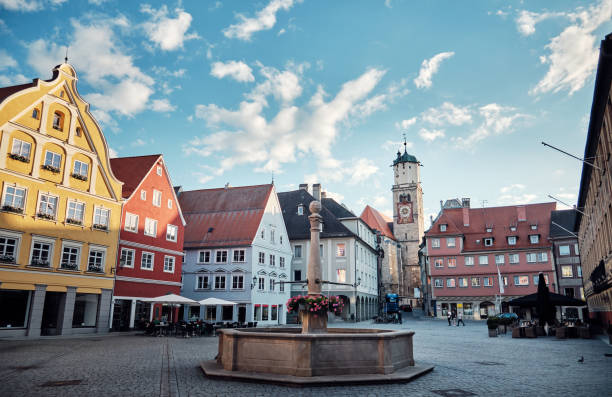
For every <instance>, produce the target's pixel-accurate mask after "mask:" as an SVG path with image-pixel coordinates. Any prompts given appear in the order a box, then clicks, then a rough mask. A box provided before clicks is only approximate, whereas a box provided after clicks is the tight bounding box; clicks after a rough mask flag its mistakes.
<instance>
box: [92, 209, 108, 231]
mask: <svg viewBox="0 0 612 397" xmlns="http://www.w3.org/2000/svg"><path fill="white" fill-rule="evenodd" d="M109 218H110V210H108V209H106V208H100V207H96V209H95V210H94V221H93V223H94V224H93V227H95V228H96V229H102V230H107V229H108V219H109Z"/></svg>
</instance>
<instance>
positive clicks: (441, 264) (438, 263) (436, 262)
mask: <svg viewBox="0 0 612 397" xmlns="http://www.w3.org/2000/svg"><path fill="white" fill-rule="evenodd" d="M434 266H435V267H444V259H442V258H436V259H434Z"/></svg>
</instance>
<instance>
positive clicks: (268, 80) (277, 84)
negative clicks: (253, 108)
mask: <svg viewBox="0 0 612 397" xmlns="http://www.w3.org/2000/svg"><path fill="white" fill-rule="evenodd" d="M258 66H259V67H260V70H259V73H260V74H261V75H262V76H263V77H264V79H265V80H264V81H263V82H262V83H260V84H258V85H257V86H256V87H255V89H253V91H251V92H250V93H249V94H248V95H247V98H249V99H252V100H253V101H255V102H261V103H263V104H264V105H265V104H266V99H265V98H266V97H267V96H269V95H272V96H273V97H274V98H275V99H276V100H277V101H280V102H282V103H283V104H290V103H291V102H293V100H294V99H295V98H297V97H299V96H300V95H302V85H301V84H300V77H301V75H302V74H303V73H304V70H305V69H307V68H308V67H309V65H308V64H307V63H304V64H297V65H296V64H293V63H289V64H288V65H287V68H286V69H285V70H283V71H280V70H278V69H276V68H273V67H269V66H264V65H262V64H260V63H258Z"/></svg>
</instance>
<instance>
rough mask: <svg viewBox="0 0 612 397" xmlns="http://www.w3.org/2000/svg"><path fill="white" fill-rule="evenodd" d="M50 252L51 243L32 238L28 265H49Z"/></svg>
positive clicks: (51, 250) (51, 248)
mask: <svg viewBox="0 0 612 397" xmlns="http://www.w3.org/2000/svg"><path fill="white" fill-rule="evenodd" d="M0 239H1V238H0ZM52 252H53V244H52V243H50V242H46V241H37V240H32V255H31V258H30V266H40V267H49V266H50V265H51V257H52Z"/></svg>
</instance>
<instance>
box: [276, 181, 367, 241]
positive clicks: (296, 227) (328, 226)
mask: <svg viewBox="0 0 612 397" xmlns="http://www.w3.org/2000/svg"><path fill="white" fill-rule="evenodd" d="M278 200H279V202H280V205H281V208H282V210H283V218H284V219H285V227H286V228H287V234H288V235H289V239H290V240H303V239H309V238H310V222H309V221H308V216H310V210H309V208H308V206H309V205H310V203H311V202H312V201H314V200H315V198H314V197H313V196H312V195H310V193H308V192H307V191H306V190H304V189H299V190H293V191H290V192H282V193H278ZM324 200H332V199H324ZM327 203H328V204H329V203H330V202H329V201H328V202H327ZM334 203H336V202H335V201H334ZM300 204H302V205H303V206H304V215H298V212H297V211H298V209H297V208H298V205H300ZM336 204H337V203H336ZM337 205H338V206H340V205H339V204H337ZM321 207H322V208H321V212H320V213H319V215H321V216H322V217H323V232H322V233H321V235H320V236H321V238H329V237H354V236H355V235H354V234H353V232H351V231H350V230H349V229H348V228H347V227H346V226H344V225H343V224H342V223H341V222H340V221H338V220H337V219H336V216H334V214H333V213H332V212H331V211H330V210H329V209H328V208H327V207H326V206H325V205H322V206H321ZM340 207H341V206H340ZM334 208H335V209H337V208H336V207H335V206H334ZM342 208H344V207H342ZM345 210H346V209H345ZM349 213H350V214H352V213H351V212H350V211H349ZM352 216H354V215H352Z"/></svg>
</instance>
